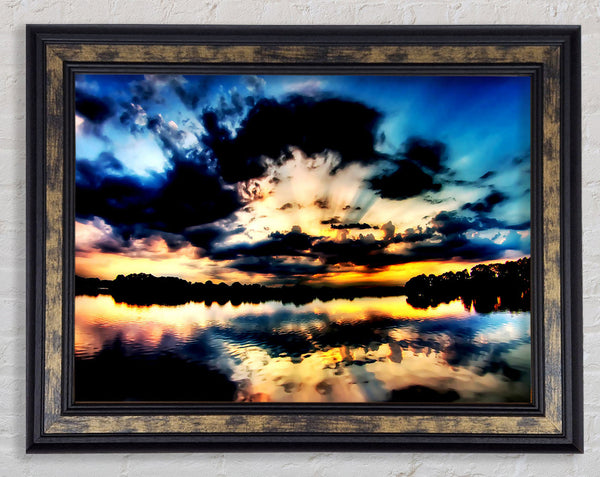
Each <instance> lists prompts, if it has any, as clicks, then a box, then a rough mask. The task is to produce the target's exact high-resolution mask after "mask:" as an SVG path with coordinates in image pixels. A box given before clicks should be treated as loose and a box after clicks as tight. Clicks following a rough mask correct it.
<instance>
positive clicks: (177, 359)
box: [75, 295, 531, 403]
mask: <svg viewBox="0 0 600 477" xmlns="http://www.w3.org/2000/svg"><path fill="white" fill-rule="evenodd" d="M530 348H531V347H530V314H529V313H528V312H507V311H495V312H491V313H486V314H479V313H477V312H476V311H475V309H474V307H473V306H472V305H470V304H469V305H468V306H467V307H465V305H464V304H463V303H462V302H461V301H460V300H455V301H453V302H451V303H448V304H441V305H439V306H437V307H435V308H428V309H418V308H413V307H412V306H410V305H409V304H407V303H406V297H405V296H396V297H386V298H358V299H354V300H343V299H340V300H332V301H329V302H325V303H324V302H321V301H319V300H315V301H313V302H312V303H309V304H306V305H301V306H296V305H293V304H283V303H281V302H266V303H262V304H242V305H240V306H233V305H231V303H227V304H225V305H218V304H212V305H211V306H206V305H205V304H204V303H187V304H185V305H181V306H160V305H154V306H147V307H140V306H131V305H127V304H122V303H115V301H114V299H113V298H112V297H111V296H108V295H100V296H97V297H90V296H77V297H76V302H75V356H76V374H75V384H76V386H75V388H76V391H75V393H76V395H75V398H76V400H80V401H106V400H109V401H110V400H116V401H120V400H128V401H131V400H150V401H152V400H158V401H160V400H168V401H171V400H172V401H190V400H191V401H204V400H208V401H228V400H229V401H241V402H249V401H254V402H265V401H271V402H388V401H397V402H430V401H442V402H444V401H445V402H469V403H479V402H529V401H530V382H531V375H530V362H531V356H530Z"/></svg>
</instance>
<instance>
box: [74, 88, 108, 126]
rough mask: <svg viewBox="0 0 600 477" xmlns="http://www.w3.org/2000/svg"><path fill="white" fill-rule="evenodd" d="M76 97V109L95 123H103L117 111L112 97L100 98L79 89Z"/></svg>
mask: <svg viewBox="0 0 600 477" xmlns="http://www.w3.org/2000/svg"><path fill="white" fill-rule="evenodd" d="M75 97H76V100H75V111H76V112H77V113H79V114H80V115H81V116H83V117H85V118H86V119H88V120H89V121H91V122H92V123H94V124H102V123H103V122H104V121H106V120H107V119H108V118H110V117H111V116H112V115H113V114H114V113H115V105H114V102H113V101H112V100H111V99H110V98H98V97H96V96H92V95H91V94H87V93H84V92H83V91H79V90H78V91H77V92H76V93H75Z"/></svg>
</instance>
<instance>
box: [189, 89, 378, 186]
mask: <svg viewBox="0 0 600 477" xmlns="http://www.w3.org/2000/svg"><path fill="white" fill-rule="evenodd" d="M200 119H201V121H202V124H203V125H204V128H205V129H206V134H205V135H204V136H203V137H202V141H203V143H204V144H205V145H206V146H207V147H208V148H210V150H211V151H212V153H213V154H214V156H215V157H216V158H217V160H218V162H219V166H220V171H221V174H222V176H223V179H225V181H227V182H230V183H231V182H238V181H243V180H248V179H252V178H256V177H260V176H262V175H263V174H264V173H265V172H266V167H265V165H264V162H263V157H264V156H266V157H270V158H273V159H278V158H280V157H282V156H283V157H291V156H290V148H291V147H298V148H299V149H301V150H302V151H304V152H305V153H306V154H307V155H309V156H311V155H314V154H317V153H322V152H324V151H327V150H331V151H336V152H338V153H339V154H340V156H341V165H342V166H343V165H345V164H347V163H349V162H353V161H361V162H368V161H371V160H372V159H373V158H375V157H379V154H378V153H377V152H376V151H375V149H374V147H375V134H376V127H377V125H378V123H379V120H380V119H381V115H380V113H378V112H377V111H375V110H374V109H372V108H369V107H367V106H365V105H364V104H362V103H358V102H353V101H346V100H342V99H333V98H331V99H323V100H315V99H312V98H306V97H300V96H293V97H291V98H288V99H286V100H284V101H282V102H278V101H276V100H274V99H260V100H259V101H258V102H257V103H256V104H255V105H254V106H253V107H252V109H251V110H250V111H249V112H248V114H247V116H246V118H245V119H244V120H243V121H242V123H241V125H240V127H239V129H238V130H237V131H236V134H235V135H232V134H230V132H229V130H228V129H227V128H225V127H224V126H223V125H221V124H220V120H219V115H218V114H217V112H215V111H211V110H207V111H205V112H204V113H203V114H202V115H201V118H200Z"/></svg>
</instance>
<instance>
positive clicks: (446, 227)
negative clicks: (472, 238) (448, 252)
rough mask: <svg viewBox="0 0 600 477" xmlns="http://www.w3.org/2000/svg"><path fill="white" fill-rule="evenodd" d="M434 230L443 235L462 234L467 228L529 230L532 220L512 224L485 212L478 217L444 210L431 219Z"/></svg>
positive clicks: (479, 229) (477, 229)
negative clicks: (489, 215)
mask: <svg viewBox="0 0 600 477" xmlns="http://www.w3.org/2000/svg"><path fill="white" fill-rule="evenodd" d="M431 226H432V228H433V230H435V231H436V232H439V233H441V234H442V235H453V234H461V233H464V232H466V231H467V230H476V231H481V230H487V229H491V228H498V229H507V230H527V229H529V227H530V222H529V221H525V222H521V223H517V224H510V223H507V222H504V221H501V220H498V219H495V218H493V217H488V216H486V215H484V214H478V215H477V216H476V217H466V216H464V215H461V214H460V213H459V212H457V211H455V210H453V211H442V212H440V213H439V214H437V215H436V216H435V217H434V218H433V219H432V220H431Z"/></svg>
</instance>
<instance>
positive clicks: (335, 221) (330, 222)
mask: <svg viewBox="0 0 600 477" xmlns="http://www.w3.org/2000/svg"><path fill="white" fill-rule="evenodd" d="M339 223H341V221H340V218H339V216H337V215H336V216H335V217H331V218H330V219H327V220H321V224H322V225H333V224H339Z"/></svg>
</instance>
